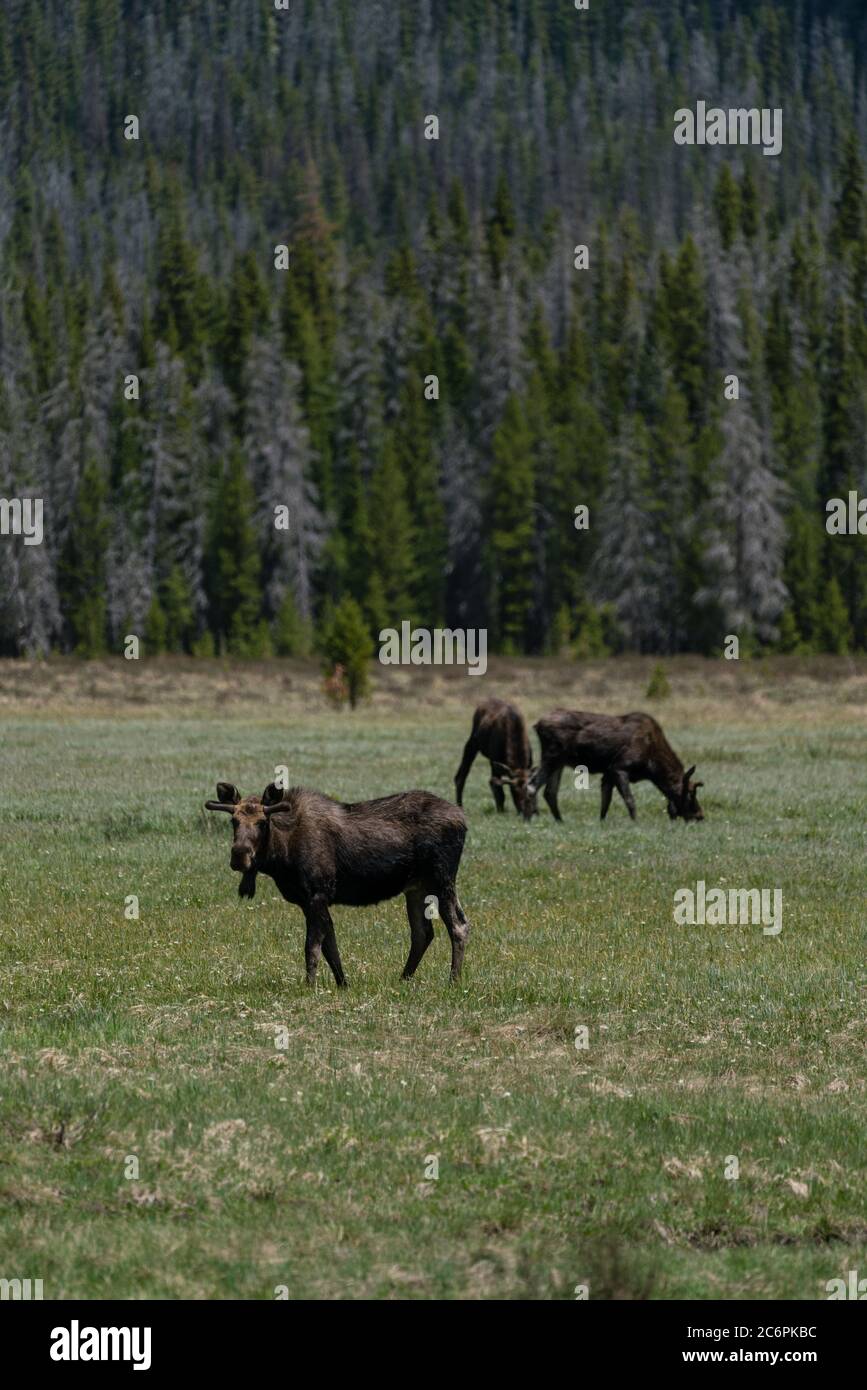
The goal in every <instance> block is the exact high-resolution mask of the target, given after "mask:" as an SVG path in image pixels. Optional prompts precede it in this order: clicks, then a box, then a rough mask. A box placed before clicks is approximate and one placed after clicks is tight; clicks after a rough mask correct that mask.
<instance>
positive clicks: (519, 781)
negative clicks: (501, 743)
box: [491, 762, 539, 820]
mask: <svg viewBox="0 0 867 1390" xmlns="http://www.w3.org/2000/svg"><path fill="white" fill-rule="evenodd" d="M491 771H492V772H493V777H492V779H491V780H492V781H493V782H495V783H496V785H497V786H498V787H511V788H512V795H513V796H514V798H515V805H516V806H517V808H518V810H519V811H520V813H521V815H522V816H523V817H524V820H531V819H532V817H533V816H536V815H538V814H539V808H538V806H537V805H536V788H535V786H534V785H533V778H534V777H535V775H536V773H537V772H538V768H535V767H507V765H506V764H505V763H499V762H492V763H491Z"/></svg>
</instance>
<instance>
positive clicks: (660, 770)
mask: <svg viewBox="0 0 867 1390" xmlns="http://www.w3.org/2000/svg"><path fill="white" fill-rule="evenodd" d="M650 780H651V782H652V783H653V785H654V786H655V787H658V788H659V790H660V791H661V792H662V794H663V796H667V797H671V796H678V795H679V794H680V792H681V790H682V788H683V763H682V762H681V761H680V758H679V757H678V756H677V754H676V753H674V752H673V751H672V750H671V749H670V748H669V749H668V750H667V751H666V752H665V754H664V755H663V756H661V757H659V758H657V759H656V762H655V764H654V767H653V770H652V771H651V774H650Z"/></svg>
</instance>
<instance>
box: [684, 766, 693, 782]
mask: <svg viewBox="0 0 867 1390" xmlns="http://www.w3.org/2000/svg"><path fill="white" fill-rule="evenodd" d="M694 772H695V763H693V765H692V767H691V768H690V769H689V771H688V772H685V773H684V774H683V785H684V786H686V784H687V782H688V781H689V779H690V777H691V776H692V774H693V773H694Z"/></svg>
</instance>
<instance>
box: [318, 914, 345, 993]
mask: <svg viewBox="0 0 867 1390" xmlns="http://www.w3.org/2000/svg"><path fill="white" fill-rule="evenodd" d="M322 954H323V955H324V957H325V959H326V960H327V961H328V964H329V965H330V966H331V973H332V975H333V976H334V979H335V982H336V984H337V987H338V989H348V988H349V985H348V982H347V979H346V976H345V975H344V973H343V962H342V960H341V959H340V952H339V951H338V949H337V937H336V936H335V934H334V923H333V922H332V920H331V913H330V912H329V913H328V926H327V927H326V928H325V936H324V937H323V939H322Z"/></svg>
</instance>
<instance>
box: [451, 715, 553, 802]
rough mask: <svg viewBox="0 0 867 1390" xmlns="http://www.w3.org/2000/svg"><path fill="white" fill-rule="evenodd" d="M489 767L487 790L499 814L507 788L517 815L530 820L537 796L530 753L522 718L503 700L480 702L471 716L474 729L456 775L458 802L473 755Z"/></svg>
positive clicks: (461, 798)
mask: <svg viewBox="0 0 867 1390" xmlns="http://www.w3.org/2000/svg"><path fill="white" fill-rule="evenodd" d="M478 753H481V755H482V757H483V758H487V759H488V761H489V762H490V764H491V778H490V783H489V785H490V788H491V792H492V793H493V797H494V805H495V806H496V808H497V810H498V811H504V810H505V809H506V793H505V792H504V791H503V787H504V786H507V787H508V788H509V790H510V792H511V793H512V801H513V802H514V805H515V810H516V811H517V812H518V815H520V816H523V817H524V820H530V819H531V817H532V816H535V815H536V814H537V811H538V807H537V806H536V793H535V791H531V789H530V779H531V776H532V774H533V772H534V768H533V767H532V766H531V764H532V762H533V753H532V749H531V747H530V736H529V734H528V733H527V725H526V723H525V720H524V716H523V715H522V714H521V713H520V711H519V710H516V709H515V706H514V705H510V704H507V703H506V701H505V700H498V699H495V698H493V697H492V698H491V699H489V700H482V702H481V704H479V705H477V706H476V712H475V714H474V715H473V727H472V731H471V733H470V736H469V738H468V739H467V741H466V743H465V745H464V753H463V757H462V758H461V765H460V767H459V768H458V770H457V772H456V773H455V789H456V791H457V803H458V805H459V806H462V805H463V796H464V783H465V782H466V780H467V777H468V775H469V771H470V768H471V767H472V765H473V762H474V761H475V758H476V755H477V754H478Z"/></svg>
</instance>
